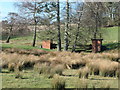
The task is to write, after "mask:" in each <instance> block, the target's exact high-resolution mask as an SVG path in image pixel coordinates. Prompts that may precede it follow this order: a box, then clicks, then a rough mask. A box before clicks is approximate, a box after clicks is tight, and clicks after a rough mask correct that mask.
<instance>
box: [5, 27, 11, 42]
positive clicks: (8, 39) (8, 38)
mask: <svg viewBox="0 0 120 90" xmlns="http://www.w3.org/2000/svg"><path fill="white" fill-rule="evenodd" d="M11 33H12V27H11V29H10V32H9V35H8V37H7V40H6V43H9V42H10V38H11Z"/></svg>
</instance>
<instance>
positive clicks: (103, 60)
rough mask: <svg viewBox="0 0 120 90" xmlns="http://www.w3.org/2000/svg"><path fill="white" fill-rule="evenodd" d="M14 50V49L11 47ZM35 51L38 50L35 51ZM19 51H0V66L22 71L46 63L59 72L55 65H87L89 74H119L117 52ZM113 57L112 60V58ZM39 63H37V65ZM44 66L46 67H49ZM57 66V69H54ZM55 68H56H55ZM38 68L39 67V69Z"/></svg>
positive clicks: (59, 69)
mask: <svg viewBox="0 0 120 90" xmlns="http://www.w3.org/2000/svg"><path fill="white" fill-rule="evenodd" d="M40 51H41V50H40ZM13 52H14V49H13ZM20 52H21V53H23V52H24V53H26V52H29V51H24V50H23V51H22V50H21V51H19V53H20ZM35 52H39V50H38V51H35ZM35 52H34V54H35ZM19 53H4V52H2V53H0V56H1V57H2V64H1V67H3V68H7V67H8V68H9V70H10V71H15V70H14V69H13V68H15V69H18V70H19V71H22V70H23V69H27V68H33V66H35V65H36V66H39V68H40V66H41V65H42V64H46V66H49V67H50V68H52V69H53V70H52V71H51V72H56V73H57V72H59V74H61V72H62V70H63V69H62V68H61V67H58V66H57V65H63V66H62V67H64V68H67V69H79V68H83V67H86V66H87V67H88V68H89V69H90V72H89V73H90V74H92V75H102V76H111V77H115V76H119V75H118V65H119V63H118V62H116V60H115V58H118V55H117V53H116V52H115V53H112V52H110V53H108V52H103V53H97V54H95V53H85V54H84V53H83V52H82V53H71V52H50V53H48V54H44V55H41V56H39V55H34V54H33V53H32V52H31V53H32V54H28V55H27V54H25V55H23V54H19ZM113 59H114V60H113ZM38 63H39V65H37V64H38ZM49 67H46V68H49ZM56 68H58V69H56ZM55 69H56V70H55ZM39 70H40V69H39Z"/></svg>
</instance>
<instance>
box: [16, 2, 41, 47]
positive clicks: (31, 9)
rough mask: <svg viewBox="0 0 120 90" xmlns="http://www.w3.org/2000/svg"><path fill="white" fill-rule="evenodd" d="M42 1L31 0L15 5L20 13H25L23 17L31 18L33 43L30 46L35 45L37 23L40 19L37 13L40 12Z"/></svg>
mask: <svg viewBox="0 0 120 90" xmlns="http://www.w3.org/2000/svg"><path fill="white" fill-rule="evenodd" d="M42 4H43V2H36V0H33V2H21V3H17V4H16V5H17V7H18V8H19V9H20V13H23V14H24V15H26V16H25V17H27V18H29V19H30V18H31V19H30V20H31V23H32V25H34V34H33V43H32V46H33V47H35V44H36V33H37V25H38V22H39V19H40V16H39V14H40V13H41V12H42V10H41V9H42V8H43V6H42Z"/></svg>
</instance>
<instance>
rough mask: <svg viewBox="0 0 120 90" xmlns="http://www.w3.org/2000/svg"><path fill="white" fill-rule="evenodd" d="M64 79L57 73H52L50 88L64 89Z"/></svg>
mask: <svg viewBox="0 0 120 90" xmlns="http://www.w3.org/2000/svg"><path fill="white" fill-rule="evenodd" d="M65 85H66V84H65V80H64V79H63V78H61V77H60V76H59V75H54V77H53V80H52V88H54V89H57V90H63V89H65Z"/></svg>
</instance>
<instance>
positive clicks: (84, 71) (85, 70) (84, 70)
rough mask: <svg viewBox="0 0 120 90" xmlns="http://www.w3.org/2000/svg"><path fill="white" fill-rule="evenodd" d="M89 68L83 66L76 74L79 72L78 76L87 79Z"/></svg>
mask: <svg viewBox="0 0 120 90" xmlns="http://www.w3.org/2000/svg"><path fill="white" fill-rule="evenodd" d="M89 72H90V70H89V68H88V67H84V68H81V69H79V70H78V74H79V78H86V79H88V76H89Z"/></svg>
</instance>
